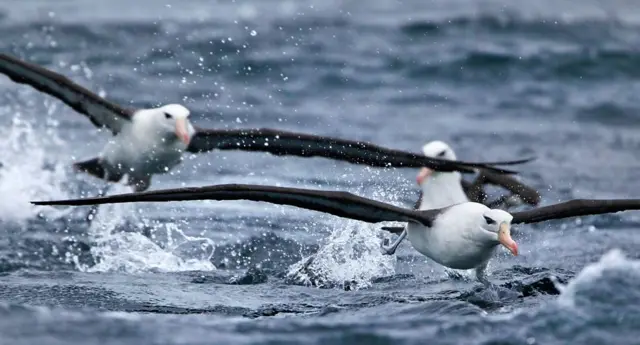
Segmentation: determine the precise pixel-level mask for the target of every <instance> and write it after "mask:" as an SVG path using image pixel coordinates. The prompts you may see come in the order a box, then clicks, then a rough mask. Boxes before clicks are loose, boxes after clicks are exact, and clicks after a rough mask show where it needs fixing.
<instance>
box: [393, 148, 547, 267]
mask: <svg viewBox="0 0 640 345" xmlns="http://www.w3.org/2000/svg"><path fill="white" fill-rule="evenodd" d="M422 152H423V153H424V155H425V156H427V157H431V158H441V159H447V160H452V161H455V160H456V153H455V152H454V151H453V149H452V148H451V146H449V145H448V144H447V143H445V142H443V141H440V140H434V141H431V142H428V143H426V144H425V145H424V146H423V147H422ZM416 182H417V183H418V185H419V186H420V188H421V189H420V196H419V197H418V201H417V202H416V204H415V206H414V208H415V209H418V210H430V209H438V208H442V207H446V206H450V205H455V204H461V203H465V202H469V201H473V202H477V203H482V204H485V205H486V206H488V207H490V208H499V207H498V206H503V208H505V209H508V208H509V206H513V204H514V201H515V200H514V199H517V200H522V201H524V202H525V203H527V204H529V205H533V206H536V205H537V204H538V203H539V202H540V195H539V193H538V192H537V191H536V190H535V189H533V188H531V187H528V186H526V185H524V184H522V183H521V182H519V181H518V180H516V179H513V178H511V177H509V176H506V175H499V174H493V173H491V172H489V171H485V170H479V171H478V176H477V177H476V179H475V180H474V181H473V182H467V181H465V180H463V179H462V175H461V174H460V173H459V172H457V171H434V170H433V169H430V168H427V167H423V168H422V169H420V172H418V175H417V176H416ZM485 184H495V185H498V186H501V187H504V188H506V189H507V190H508V191H510V192H511V193H512V194H511V195H504V196H501V197H500V198H498V199H497V200H493V201H489V202H488V201H487V194H486V193H485V192H484V185H485ZM383 230H387V231H390V232H393V233H400V237H398V238H397V239H396V241H394V242H393V244H391V245H390V246H388V247H385V246H382V253H383V254H385V255H393V254H395V252H396V250H397V249H398V247H399V246H400V244H401V243H402V241H403V240H404V238H405V237H406V236H407V231H406V230H403V228H402V227H383Z"/></svg>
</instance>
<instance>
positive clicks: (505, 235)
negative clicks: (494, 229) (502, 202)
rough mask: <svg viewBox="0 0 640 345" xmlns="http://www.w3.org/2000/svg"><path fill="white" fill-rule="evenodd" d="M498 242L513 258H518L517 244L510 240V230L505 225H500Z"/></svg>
mask: <svg viewBox="0 0 640 345" xmlns="http://www.w3.org/2000/svg"><path fill="white" fill-rule="evenodd" d="M498 240H499V241H500V244H502V245H503V246H504V247H505V248H507V249H509V251H510V252H511V254H513V256H518V244H517V243H516V241H514V240H513V239H512V238H511V229H510V228H509V225H507V224H506V223H502V224H501V225H500V232H499V234H498Z"/></svg>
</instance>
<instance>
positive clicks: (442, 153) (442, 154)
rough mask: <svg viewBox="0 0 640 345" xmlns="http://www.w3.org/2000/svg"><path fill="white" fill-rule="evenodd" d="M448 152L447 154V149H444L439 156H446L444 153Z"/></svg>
mask: <svg viewBox="0 0 640 345" xmlns="http://www.w3.org/2000/svg"><path fill="white" fill-rule="evenodd" d="M446 154H447V150H444V151H442V152H440V153H438V156H437V157H444V155H446Z"/></svg>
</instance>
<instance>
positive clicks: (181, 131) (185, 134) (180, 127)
mask: <svg viewBox="0 0 640 345" xmlns="http://www.w3.org/2000/svg"><path fill="white" fill-rule="evenodd" d="M176 135H177V136H178V138H180V140H182V141H183V142H184V143H185V144H186V145H189V142H190V141H191V136H189V131H187V119H176Z"/></svg>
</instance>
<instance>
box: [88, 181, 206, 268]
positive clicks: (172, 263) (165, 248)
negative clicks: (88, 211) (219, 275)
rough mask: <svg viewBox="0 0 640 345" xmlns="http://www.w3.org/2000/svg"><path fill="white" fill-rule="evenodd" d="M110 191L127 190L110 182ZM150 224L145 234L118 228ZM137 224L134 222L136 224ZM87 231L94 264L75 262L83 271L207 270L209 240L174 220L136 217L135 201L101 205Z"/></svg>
mask: <svg viewBox="0 0 640 345" xmlns="http://www.w3.org/2000/svg"><path fill="white" fill-rule="evenodd" d="M111 190H112V193H116V194H118V193H123V192H128V187H126V186H123V185H114V186H113V188H112V189H111ZM132 225H133V227H134V228H138V229H140V228H150V229H151V231H149V235H148V236H145V235H143V234H142V233H141V232H140V231H139V230H135V229H134V230H135V232H129V231H126V232H125V231H122V230H121V228H123V227H125V228H127V229H131V227H132ZM136 225H137V226H136ZM89 235H90V237H91V239H92V242H93V245H92V248H91V254H92V256H93V257H94V258H95V259H96V264H95V265H94V266H90V267H89V266H84V265H81V264H77V268H78V269H79V270H81V271H85V272H108V271H120V272H127V273H135V272H141V271H160V272H177V271H211V270H215V266H214V265H213V264H212V263H211V257H212V256H213V251H214V249H215V246H214V243H213V241H212V240H210V239H208V238H204V237H191V236H187V235H185V234H184V232H182V230H180V228H179V225H178V224H176V223H157V222H156V223H155V224H148V222H147V221H145V220H140V219H138V215H137V214H136V213H135V205H131V204H114V205H102V206H101V207H100V209H99V211H98V214H97V216H96V217H95V218H94V220H93V222H92V224H91V228H90V229H89Z"/></svg>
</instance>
